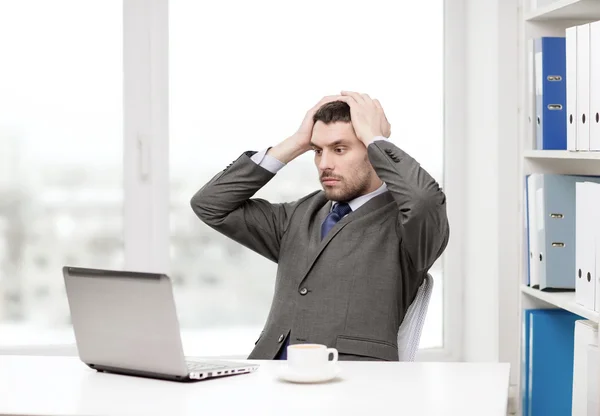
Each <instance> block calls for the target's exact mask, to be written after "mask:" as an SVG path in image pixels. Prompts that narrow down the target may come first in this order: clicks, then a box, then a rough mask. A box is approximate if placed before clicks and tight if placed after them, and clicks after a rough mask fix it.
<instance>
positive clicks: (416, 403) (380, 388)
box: [0, 356, 509, 416]
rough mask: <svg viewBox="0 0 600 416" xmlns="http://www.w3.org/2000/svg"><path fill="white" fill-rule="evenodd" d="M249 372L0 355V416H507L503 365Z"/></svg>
mask: <svg viewBox="0 0 600 416" xmlns="http://www.w3.org/2000/svg"><path fill="white" fill-rule="evenodd" d="M259 363H260V364H261V367H260V368H259V369H258V371H257V372H255V373H253V374H243V375H239V376H233V377H228V378H223V379H213V380H205V381H200V382H195V383H189V384H188V383H178V382H172V381H161V380H153V379H144V378H138V377H130V376H120V375H113V374H107V373H97V372H95V371H93V370H91V369H89V368H88V367H87V366H85V365H84V364H83V363H81V362H80V361H79V359H78V358H75V357H35V356H0V415H14V414H17V415H21V414H26V415H65V416H66V415H112V414H119V415H132V414H140V415H169V416H170V415H195V416H197V415H228V414H232V415H233V414H238V415H239V414H249V415H281V416H288V415H296V414H303V415H308V414H310V415H320V414H323V415H362V414H367V415H369V414H372V415H383V414H398V415H436V416H440V415H452V416H467V415H469V416H470V415H473V416H475V415H477V416H480V415H486V416H506V408H507V400H508V386H509V364H484V363H400V362H398V363H382V362H340V366H341V368H342V372H341V374H340V376H339V377H338V378H337V379H336V380H334V381H331V382H329V383H325V384H311V385H299V384H291V383H287V382H282V381H278V380H277V379H276V378H275V374H274V373H275V370H276V368H277V367H276V366H278V365H281V362H277V361H259Z"/></svg>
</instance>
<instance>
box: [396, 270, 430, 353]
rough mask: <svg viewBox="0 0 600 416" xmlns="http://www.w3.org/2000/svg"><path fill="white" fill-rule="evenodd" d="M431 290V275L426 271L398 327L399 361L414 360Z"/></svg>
mask: <svg viewBox="0 0 600 416" xmlns="http://www.w3.org/2000/svg"><path fill="white" fill-rule="evenodd" d="M432 291H433V277H431V275H430V274H429V273H428V274H427V276H426V277H425V279H424V280H423V283H422V284H421V286H420V287H419V290H418V291H417V296H415V300H413V302H412V303H411V304H410V306H409V307H408V310H407V311H406V315H405V316H404V320H403V321H402V324H400V328H399V329H398V358H399V360H400V361H414V360H415V356H416V355H417V351H418V350H419V341H420V339H421V331H422V329H423V325H424V324H425V316H426V315H427V308H428V307H429V299H430V298H431V292H432Z"/></svg>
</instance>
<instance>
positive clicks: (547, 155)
mask: <svg viewBox="0 0 600 416" xmlns="http://www.w3.org/2000/svg"><path fill="white" fill-rule="evenodd" d="M599 4H600V3H599ZM523 155H524V157H525V158H526V159H559V160H597V161H598V162H600V152H571V151H569V150H526V151H525V152H523Z"/></svg>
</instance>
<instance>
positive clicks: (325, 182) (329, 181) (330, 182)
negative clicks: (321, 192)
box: [321, 178, 340, 185]
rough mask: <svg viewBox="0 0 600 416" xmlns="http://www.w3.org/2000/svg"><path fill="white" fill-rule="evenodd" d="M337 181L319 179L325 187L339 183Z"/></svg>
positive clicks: (333, 179)
mask: <svg viewBox="0 0 600 416" xmlns="http://www.w3.org/2000/svg"><path fill="white" fill-rule="evenodd" d="M339 181H340V180H339V179H335V178H323V179H321V182H322V183H323V184H325V185H331V184H334V183H336V182H339Z"/></svg>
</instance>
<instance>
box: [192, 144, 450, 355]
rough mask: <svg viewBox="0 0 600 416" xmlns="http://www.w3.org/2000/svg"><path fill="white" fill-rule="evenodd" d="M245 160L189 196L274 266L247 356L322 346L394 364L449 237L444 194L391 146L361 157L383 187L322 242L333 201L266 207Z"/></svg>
mask: <svg viewBox="0 0 600 416" xmlns="http://www.w3.org/2000/svg"><path fill="white" fill-rule="evenodd" d="M252 154H253V152H247V153H244V154H242V155H241V156H240V157H239V158H238V159H237V160H235V161H234V162H233V163H232V164H231V165H230V166H228V167H227V168H226V169H224V170H223V171H222V172H220V173H219V174H217V175H216V176H215V177H214V178H213V179H212V180H210V181H209V182H208V183H207V184H206V185H205V186H204V187H203V188H202V189H200V190H199V191H198V192H197V193H196V194H195V195H194V196H193V198H192V200H191V205H192V208H193V210H194V212H195V213H196V215H197V216H198V217H199V218H200V219H201V220H202V221H204V222H205V223H206V224H208V225H209V226H210V227H212V228H213V229H215V230H217V231H218V232H220V233H222V234H224V235H226V236H228V237H229V238H232V239H233V240H235V241H237V242H239V243H240V244H243V245H244V246H246V247H248V248H250V249H251V250H254V251H255V252H257V253H259V254H261V255H263V256H265V257H266V258H268V259H270V260H272V261H274V262H277V263H278V268H277V278H276V283H275V294H274V297H273V303H272V305H271V310H270V312H269V315H268V318H267V321H266V323H265V326H264V329H263V331H262V333H261V334H260V337H259V339H258V341H257V342H256V345H255V348H254V350H253V351H252V352H251V354H250V356H249V357H248V358H249V359H273V358H274V357H275V355H276V353H277V351H278V350H279V348H280V347H281V342H282V341H283V340H284V339H285V337H286V336H287V335H288V334H290V331H291V338H290V345H292V344H298V343H305V342H310V343H319V344H325V345H327V346H329V347H335V348H337V349H338V351H339V353H340V354H351V355H355V356H356V355H357V356H363V357H372V358H378V359H382V360H390V361H397V360H398V346H397V334H398V327H399V326H400V324H401V323H402V320H403V318H404V314H405V313H406V310H407V309H408V307H409V305H410V303H411V301H412V300H413V298H414V296H415V294H416V292H417V289H418V287H419V285H420V284H421V282H422V281H423V278H424V276H425V275H426V273H427V271H428V270H429V268H430V267H431V266H432V264H433V263H434V262H435V260H436V259H437V258H438V257H439V256H440V255H441V254H442V252H443V251H444V249H445V248H446V245H447V243H448V238H449V226H448V219H447V216H446V197H445V195H444V193H443V192H442V190H441V189H440V187H439V186H438V184H437V183H436V181H435V180H434V179H433V178H432V177H431V176H430V175H429V174H428V173H427V172H426V171H425V170H424V169H422V168H421V167H420V165H419V164H418V163H417V162H416V161H415V160H414V159H413V158H412V157H410V156H409V155H408V154H406V153H405V152H404V151H402V150H401V149H399V148H398V147H396V146H395V145H394V144H393V143H391V142H388V141H376V142H374V143H372V144H370V145H369V147H368V155H369V159H370V161H371V164H372V165H373V168H374V169H375V171H376V172H377V175H378V176H379V178H380V179H381V180H383V181H384V182H385V183H386V184H387V186H388V191H387V192H385V193H383V194H381V195H378V196H376V197H374V198H372V199H371V200H369V201H368V202H367V203H366V204H364V205H363V206H361V207H360V208H359V209H357V210H356V211H354V212H351V213H350V214H349V215H347V216H346V217H344V218H343V219H342V220H341V221H339V222H338V223H337V224H336V225H335V226H334V227H333V228H332V230H331V231H330V232H329V234H328V235H327V236H326V237H325V239H323V241H321V238H320V228H321V223H322V222H323V220H324V219H325V217H326V216H327V214H328V213H329V210H330V208H331V202H330V201H328V200H327V199H326V198H325V196H324V193H323V191H316V192H313V193H311V194H309V195H306V196H304V197H303V198H300V199H299V200H297V201H294V202H289V203H281V204H271V203H269V202H268V201H265V200H263V199H258V198H254V199H252V196H253V195H254V194H255V193H256V192H257V191H258V190H259V189H260V188H261V187H263V186H264V185H265V184H266V183H267V182H269V180H271V179H272V178H273V176H274V174H273V173H271V172H269V171H268V170H266V169H264V168H263V167H261V166H259V165H257V164H256V163H254V162H253V161H252V160H251V159H250V157H251V155H252Z"/></svg>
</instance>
